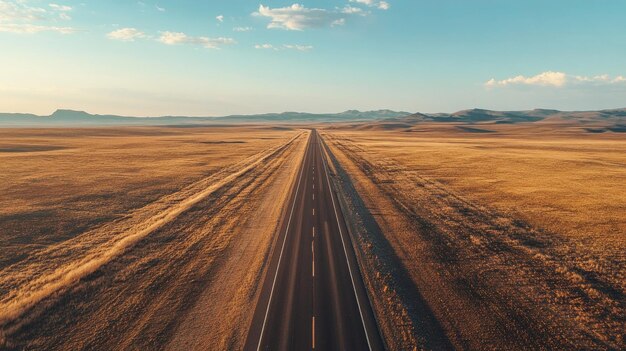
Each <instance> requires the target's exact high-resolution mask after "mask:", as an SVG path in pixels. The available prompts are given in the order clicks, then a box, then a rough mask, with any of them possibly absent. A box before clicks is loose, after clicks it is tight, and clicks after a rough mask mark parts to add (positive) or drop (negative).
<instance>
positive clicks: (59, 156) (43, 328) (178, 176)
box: [0, 127, 306, 349]
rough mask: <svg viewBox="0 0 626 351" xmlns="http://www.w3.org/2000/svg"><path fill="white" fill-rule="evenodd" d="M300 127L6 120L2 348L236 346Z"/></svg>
mask: <svg viewBox="0 0 626 351" xmlns="http://www.w3.org/2000/svg"><path fill="white" fill-rule="evenodd" d="M305 135H306V133H305V132H303V131H301V130H292V129H289V128H287V129H283V128H276V129H274V128H271V127H268V128H261V127H258V128H253V127H250V128H241V127H238V128H237V129H236V130H235V129H233V128H218V127H210V128H131V127H129V128H118V129H114V128H100V129H97V128H95V129H5V130H0V177H1V179H0V194H2V196H0V233H1V234H0V252H2V255H1V256H0V326H1V329H0V348H8V349H23V348H28V349H33V348H35V349H36V348H45V349H94V348H97V349H103V348H109V349H110V348H113V349H129V348H133V349H154V348H163V347H170V348H172V349H181V348H194V349H198V348H202V346H201V345H207V344H208V345H214V347H215V348H216V349H225V348H232V347H234V348H238V347H239V346H238V345H240V344H241V343H242V342H243V340H242V339H243V338H245V334H246V332H247V326H248V324H249V322H250V318H251V316H250V315H249V313H248V312H249V310H250V309H252V308H253V307H254V304H255V299H256V295H257V292H256V286H257V284H258V281H259V279H260V278H261V276H262V273H263V267H264V265H263V264H264V262H265V259H266V257H267V255H268V254H269V249H270V244H271V243H272V240H273V238H274V235H273V234H274V231H275V227H276V226H277V225H278V219H279V218H280V215H281V211H282V207H281V206H277V204H282V203H283V202H284V201H283V200H284V198H285V197H286V196H287V195H288V193H289V191H290V187H291V183H292V178H293V177H294V174H295V170H296V166H297V164H298V161H299V159H300V158H301V156H302V154H303V148H304V141H305V140H306V138H305ZM218 282H219V284H218ZM200 317H201V318H200Z"/></svg>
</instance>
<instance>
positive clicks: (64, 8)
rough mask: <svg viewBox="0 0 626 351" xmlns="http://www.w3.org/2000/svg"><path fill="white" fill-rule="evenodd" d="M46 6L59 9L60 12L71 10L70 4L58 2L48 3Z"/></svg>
mask: <svg viewBox="0 0 626 351" xmlns="http://www.w3.org/2000/svg"><path fill="white" fill-rule="evenodd" d="M48 6H50V7H51V8H53V9H55V10H57V11H61V12H69V11H72V6H67V5H59V4H48Z"/></svg>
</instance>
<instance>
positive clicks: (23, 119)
mask: <svg viewBox="0 0 626 351" xmlns="http://www.w3.org/2000/svg"><path fill="white" fill-rule="evenodd" d="M410 114H411V113H410V112H402V111H392V110H377V111H357V110H348V111H344V112H340V113H306V112H282V113H265V114H258V115H230V116H223V117H185V116H162V117H127V116H116V115H95V114H90V113H87V112H85V111H75V110H64V109H59V110H56V111H55V112H54V113H52V114H51V115H49V116H38V115H34V114H27V113H0V126H54V125H61V126H90V125H92V126H107V125H111V126H113V125H147V126H150V125H196V124H198V125H202V124H210V125H211V124H239V123H271V122H281V123H314V122H322V123H328V122H345V121H353V122H358V121H374V120H379V119H385V118H397V117H404V116H408V115H410Z"/></svg>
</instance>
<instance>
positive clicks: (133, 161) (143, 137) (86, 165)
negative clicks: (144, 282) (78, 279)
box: [0, 127, 296, 266]
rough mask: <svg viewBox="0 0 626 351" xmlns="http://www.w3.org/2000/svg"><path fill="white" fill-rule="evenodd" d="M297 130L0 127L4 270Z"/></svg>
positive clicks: (0, 230) (0, 225) (0, 244)
mask: <svg viewBox="0 0 626 351" xmlns="http://www.w3.org/2000/svg"><path fill="white" fill-rule="evenodd" d="M295 133H296V132H295V131H274V130H271V129H258V128H247V129H237V130H234V129H233V128H132V127H129V128H118V129H113V128H100V129H61V128H59V129H0V194H2V196H0V233H2V235H0V249H1V250H2V251H3V255H2V257H1V258H0V266H3V265H6V264H9V263H13V262H16V261H18V260H20V259H22V258H24V257H26V256H27V255H28V253H29V252H31V250H35V249H39V248H42V247H45V246H47V245H49V244H51V243H55V242H59V241H63V240H66V239H69V238H72V237H74V236H75V235H77V234H79V233H81V232H84V231H86V230H88V229H89V228H92V227H94V226H97V225H99V224H102V223H105V222H108V221H112V220H115V219H119V218H121V217H123V216H125V215H126V213H127V212H128V211H129V210H131V209H133V208H137V207H140V206H142V205H144V204H147V203H150V202H151V201H154V200H156V199H157V198H159V197H161V196H163V195H165V194H169V193H172V192H174V191H175V190H178V189H180V188H182V187H183V186H184V185H187V184H189V183H191V182H193V181H194V180H197V179H200V178H202V177H206V176H209V175H211V174H213V173H215V172H216V171H218V170H219V169H221V168H223V167H225V166H228V165H232V164H235V163H237V162H239V161H241V160H243V159H245V158H246V157H249V156H251V155H253V154H255V153H257V152H259V151H261V150H265V149H268V148H270V147H272V146H276V145H279V144H280V143H283V142H284V141H285V140H287V139H288V138H289V137H290V136H293V135H295Z"/></svg>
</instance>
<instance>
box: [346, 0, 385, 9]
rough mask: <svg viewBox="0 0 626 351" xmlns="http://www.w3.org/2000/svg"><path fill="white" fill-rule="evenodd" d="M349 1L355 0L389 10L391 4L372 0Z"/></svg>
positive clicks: (358, 0) (358, 1)
mask: <svg viewBox="0 0 626 351" xmlns="http://www.w3.org/2000/svg"><path fill="white" fill-rule="evenodd" d="M350 2H356V3H359V4H363V5H366V6H369V7H376V8H378V9H381V10H389V8H390V7H391V5H389V3H388V2H387V1H374V0H350Z"/></svg>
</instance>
